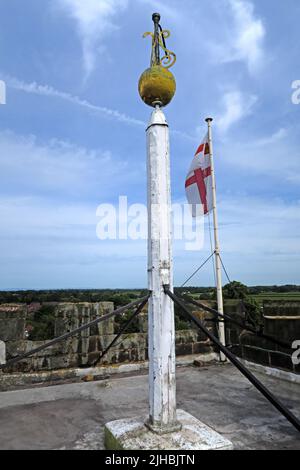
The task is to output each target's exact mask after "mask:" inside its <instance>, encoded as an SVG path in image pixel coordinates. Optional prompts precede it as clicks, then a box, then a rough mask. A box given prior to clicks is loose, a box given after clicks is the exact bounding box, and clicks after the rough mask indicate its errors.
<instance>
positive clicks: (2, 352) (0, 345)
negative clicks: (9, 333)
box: [0, 341, 6, 365]
mask: <svg viewBox="0 0 300 470" xmlns="http://www.w3.org/2000/svg"><path fill="white" fill-rule="evenodd" d="M3 364H6V346H5V343H4V341H0V365H3Z"/></svg>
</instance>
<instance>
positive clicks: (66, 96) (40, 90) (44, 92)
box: [5, 76, 145, 127]
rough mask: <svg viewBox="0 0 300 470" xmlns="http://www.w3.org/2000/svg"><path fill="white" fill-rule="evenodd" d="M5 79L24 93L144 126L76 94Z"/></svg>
mask: <svg viewBox="0 0 300 470" xmlns="http://www.w3.org/2000/svg"><path fill="white" fill-rule="evenodd" d="M5 80H6V83H7V85H8V86H9V87H11V88H14V89H15V90H18V91H23V92H25V93H30V94H34V95H40V96H48V97H52V98H59V99H61V100H64V101H68V102H69V103H71V104H73V105H76V106H80V107H81V108H84V109H86V110H87V111H92V112H94V113H98V114H101V115H104V116H107V117H110V118H112V119H115V120H117V121H120V122H124V123H126V124H133V125H137V126H143V127H144V126H145V123H144V122H143V121H140V120H138V119H135V118H132V117H130V116H127V115H126V114H123V113H121V112H119V111H117V110H114V109H109V108H106V107H103V106H97V105H94V104H92V103H90V102H89V101H86V100H83V99H81V98H79V97H78V96H73V95H71V94H70V93H66V92H64V91H59V90H56V89H55V88H53V87H52V86H49V85H39V84H38V83H36V82H32V83H25V82H23V81H22V80H18V79H17V78H14V77H9V76H7V77H5Z"/></svg>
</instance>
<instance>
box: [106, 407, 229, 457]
mask: <svg viewBox="0 0 300 470" xmlns="http://www.w3.org/2000/svg"><path fill="white" fill-rule="evenodd" d="M177 417H178V422H179V424H180V426H181V429H180V430H177V431H174V432H168V433H167V434H162V435H161V434H158V433H156V432H153V431H151V430H150V429H149V428H148V427H147V426H146V425H145V418H144V417H137V418H132V419H121V420H119V421H113V422H111V423H108V424H106V426H105V448H106V449H107V450H233V445H232V443H231V442H230V441H228V440H227V439H225V438H223V437H222V436H221V435H220V434H218V433H217V432H216V431H214V430H213V429H211V428H210V427H208V426H206V425H205V424H203V423H201V422H200V421H199V420H198V419H196V418H194V417H193V416H191V415H190V414H188V413H186V412H185V411H183V410H178V411H177Z"/></svg>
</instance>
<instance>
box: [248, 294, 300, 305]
mask: <svg viewBox="0 0 300 470" xmlns="http://www.w3.org/2000/svg"><path fill="white" fill-rule="evenodd" d="M251 297H252V298H253V299H255V300H256V301H257V302H258V303H259V304H262V303H263V302H264V301H265V300H278V301H281V300H282V301H284V300H298V301H300V292H285V293H282V292H261V293H260V294H256V295H251Z"/></svg>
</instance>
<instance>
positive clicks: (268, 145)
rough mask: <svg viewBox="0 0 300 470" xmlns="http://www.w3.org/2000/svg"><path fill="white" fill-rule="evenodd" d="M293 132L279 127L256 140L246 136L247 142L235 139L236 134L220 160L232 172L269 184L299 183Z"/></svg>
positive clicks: (297, 146) (296, 148)
mask: <svg viewBox="0 0 300 470" xmlns="http://www.w3.org/2000/svg"><path fill="white" fill-rule="evenodd" d="M293 133H294V131H292V130H287V129H282V128H281V129H279V130H278V131H276V132H275V133H273V134H272V135H270V136H266V137H264V138H260V139H257V137H256V136H255V135H254V136H253V135H251V136H250V135H249V137H248V138H247V140H239V138H238V135H237V136H236V138H235V139H231V141H230V145H223V147H222V159H223V160H224V161H225V162H226V164H227V165H230V166H233V167H234V168H235V171H239V170H240V169H242V170H243V171H247V172H251V173H252V174H253V175H255V174H257V175H264V176H265V177H266V178H267V181H268V183H269V184H270V181H272V182H273V184H278V182H280V183H281V185H287V184H288V183H291V184H292V183H294V184H299V181H300V177H299V157H300V155H299V144H298V142H297V140H295V138H294V137H295V136H293ZM271 178H272V180H271ZM283 187H284V186H282V187H281V189H282V188H283Z"/></svg>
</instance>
